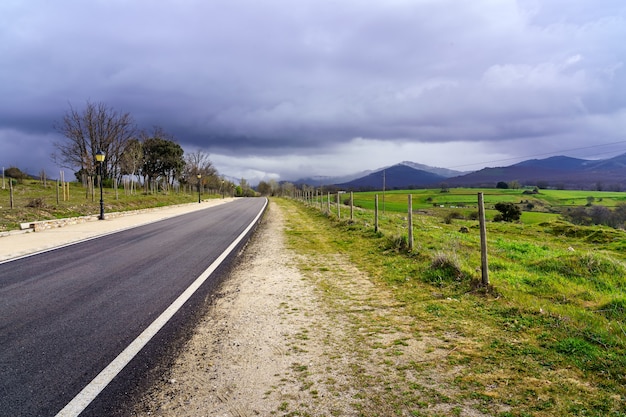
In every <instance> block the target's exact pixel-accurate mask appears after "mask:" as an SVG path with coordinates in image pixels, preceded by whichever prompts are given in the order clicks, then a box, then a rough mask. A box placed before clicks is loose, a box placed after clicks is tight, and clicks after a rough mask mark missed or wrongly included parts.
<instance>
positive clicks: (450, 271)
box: [422, 252, 467, 285]
mask: <svg viewBox="0 0 626 417" xmlns="http://www.w3.org/2000/svg"><path fill="white" fill-rule="evenodd" d="M465 278H467V276H466V275H465V273H464V272H463V271H462V270H461V265H460V263H459V260H458V258H457V257H456V255H447V254H445V253H442V252H439V253H437V254H436V255H435V256H434V257H433V259H432V261H431V263H430V266H429V267H428V269H426V271H424V273H423V274H422V279H423V280H424V281H426V282H428V283H430V284H435V285H444V284H449V283H458V282H461V281H462V280H464V279H465Z"/></svg>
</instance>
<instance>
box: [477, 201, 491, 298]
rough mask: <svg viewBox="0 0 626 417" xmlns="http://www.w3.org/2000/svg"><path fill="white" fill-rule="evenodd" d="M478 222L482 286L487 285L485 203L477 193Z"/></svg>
mask: <svg viewBox="0 0 626 417" xmlns="http://www.w3.org/2000/svg"><path fill="white" fill-rule="evenodd" d="M478 221H479V222H480V270H481V272H482V284H483V286H485V287H486V286H488V285H489V263H488V260H487V225H486V224H485V203H484V200H483V193H478Z"/></svg>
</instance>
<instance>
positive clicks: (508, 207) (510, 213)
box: [493, 203, 522, 222]
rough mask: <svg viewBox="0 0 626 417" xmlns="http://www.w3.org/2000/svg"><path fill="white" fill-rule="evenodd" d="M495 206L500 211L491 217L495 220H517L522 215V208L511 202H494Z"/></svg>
mask: <svg viewBox="0 0 626 417" xmlns="http://www.w3.org/2000/svg"><path fill="white" fill-rule="evenodd" d="M495 208H496V210H498V211H499V212H500V213H499V214H496V215H495V217H494V218H493V220H494V221H497V222H499V221H502V222H513V221H517V220H519V218H520V217H521V215H522V210H521V209H520V208H519V207H518V206H517V205H515V204H513V203H496V205H495Z"/></svg>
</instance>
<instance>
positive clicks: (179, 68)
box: [0, 0, 626, 182]
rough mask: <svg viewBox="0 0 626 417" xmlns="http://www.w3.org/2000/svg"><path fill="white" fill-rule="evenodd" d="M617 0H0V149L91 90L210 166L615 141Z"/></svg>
mask: <svg viewBox="0 0 626 417" xmlns="http://www.w3.org/2000/svg"><path fill="white" fill-rule="evenodd" d="M625 61H626V3H625V2H624V1H623V0H593V1H592V0H586V1H582V0H518V1H513V0H472V1H465V0H377V1H364V0H335V1H330V0H91V1H83V0H55V1H49V0H29V1H22V0H2V1H1V2H0V164H1V165H2V166H5V167H9V166H17V167H18V168H20V169H23V170H27V171H28V172H31V173H38V172H39V171H40V170H41V169H46V171H48V173H49V175H53V176H54V175H55V172H58V167H56V166H55V165H54V164H53V163H52V162H51V159H50V154H51V153H52V152H53V150H54V149H53V146H52V142H53V141H55V140H56V139H58V133H56V132H55V130H54V128H53V124H54V123H55V121H59V120H60V119H61V118H62V117H63V115H64V114H65V112H66V111H67V110H68V109H69V105H70V104H71V105H72V106H73V107H74V108H76V109H81V108H83V107H84V105H85V103H86V102H87V101H91V102H96V103H98V102H102V103H105V104H107V105H108V106H109V107H112V108H114V109H116V110H119V111H121V112H129V113H131V114H132V115H133V117H134V118H135V120H136V122H137V124H138V126H139V127H143V128H151V127H152V126H154V125H158V126H160V127H162V128H163V129H165V130H166V131H168V132H170V133H172V134H173V135H174V136H175V138H176V139H177V141H178V142H179V143H180V144H181V145H182V146H183V148H184V149H185V150H186V151H188V152H193V151H195V150H198V149H201V150H203V151H205V152H207V153H209V154H210V159H211V160H212V161H213V163H214V164H215V165H216V167H217V169H218V170H219V172H220V173H221V174H224V175H228V176H232V177H235V178H241V177H245V178H247V179H248V180H251V181H253V182H255V181H258V180H260V179H265V180H268V179H270V178H274V179H279V180H283V179H287V180H295V179H298V178H301V177H304V176H308V175H324V176H334V175H342V174H349V173H353V172H357V171H362V170H366V169H374V168H379V167H382V166H386V165H392V164H395V163H398V162H401V161H407V160H408V161H413V162H418V163H422V164H427V165H432V166H438V167H445V168H452V169H457V170H476V169H480V168H482V167H484V166H502V165H510V164H512V163H515V162H519V161H520V160H523V159H529V158H528V157H539V158H544V157H548V156H552V155H561V154H564V155H569V156H574V157H580V158H589V159H593V158H605V157H611V156H614V155H617V154H620V153H624V152H626V67H625Z"/></svg>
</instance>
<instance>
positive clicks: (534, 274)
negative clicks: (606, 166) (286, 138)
mask: <svg viewBox="0 0 626 417" xmlns="http://www.w3.org/2000/svg"><path fill="white" fill-rule="evenodd" d="M456 191H457V192H455V191H453V190H451V192H450V193H445V194H444V193H442V194H439V192H438V190H437V191H433V190H420V191H411V193H413V195H414V209H415V210H424V213H428V214H416V215H414V241H415V248H414V250H413V252H411V253H409V252H408V251H407V250H406V235H407V227H406V217H407V216H406V214H404V213H405V212H406V208H407V193H408V191H404V192H393V193H389V192H388V193H386V196H385V199H386V202H385V203H386V204H385V205H386V212H385V214H382V213H381V216H380V221H379V225H380V232H379V233H374V231H373V223H374V219H373V213H372V211H371V210H368V209H356V210H355V214H354V221H350V220H349V216H350V213H349V208H348V207H346V206H344V207H342V212H341V215H342V219H341V220H338V219H337V216H336V211H335V210H336V207H335V206H333V207H332V209H333V211H334V213H333V214H331V215H326V214H324V213H323V212H322V211H321V210H320V207H321V208H322V209H325V208H326V204H314V205H313V206H312V207H306V206H304V205H300V204H299V203H297V202H294V201H283V202H282V203H281V204H284V205H286V206H287V205H294V206H297V212H298V215H297V216H299V217H300V218H301V219H300V226H299V227H300V228H303V227H308V226H305V225H307V224H310V225H311V226H310V228H311V230H312V231H314V233H301V231H288V236H289V239H290V243H291V246H292V248H294V249H295V250H297V251H302V252H309V253H315V254H317V256H318V257H319V256H321V257H322V258H323V257H324V255H325V254H326V255H328V256H329V257H330V256H331V255H332V254H333V253H342V254H345V255H346V256H348V257H349V258H350V260H351V262H353V263H354V264H355V265H356V266H357V267H358V268H359V269H360V270H362V271H365V272H367V274H368V276H369V277H370V278H371V280H373V281H374V282H375V283H376V285H380V286H382V288H385V289H388V290H390V291H392V292H393V294H394V297H395V298H396V300H397V301H398V302H400V303H402V305H403V306H404V307H405V311H406V312H407V314H409V315H410V317H411V321H412V323H413V329H412V330H413V335H414V336H413V337H414V338H416V339H418V340H419V339H421V338H428V337H430V336H436V337H440V338H444V339H446V338H447V339H449V340H450V343H451V345H450V346H452V347H451V349H450V354H449V355H447V356H446V357H445V358H443V359H442V363H439V364H433V363H431V364H425V363H415V364H414V369H412V371H413V372H416V373H418V374H419V373H424V372H427V371H428V368H429V367H431V368H432V367H435V366H442V365H443V366H445V367H447V368H448V369H450V370H451V371H450V372H451V374H453V375H454V377H451V380H450V381H448V382H449V383H450V384H451V387H452V388H451V389H449V390H444V391H441V392H439V393H436V392H435V393H433V391H432V390H433V388H432V387H431V388H429V389H430V390H431V391H430V392H431V395H430V398H429V396H428V395H426V396H425V393H426V392H428V390H425V389H424V387H423V386H422V387H421V388H420V386H419V384H411V383H410V382H407V383H406V385H405V386H395V387H389V389H388V390H387V391H386V392H384V393H376V394H374V393H371V392H369V393H366V396H367V395H369V396H370V399H371V400H372V403H371V404H370V406H372V404H375V403H377V404H386V405H387V406H388V405H390V404H393V405H394V407H395V409H396V410H398V411H397V412H398V414H401V413H402V412H404V413H406V411H407V410H410V413H411V415H416V416H422V415H424V416H425V415H463V410H466V409H467V407H468V406H469V407H470V408H473V409H475V410H477V411H479V412H482V413H484V414H486V415H494V416H499V417H505V416H556V415H574V416H626V294H625V290H626V262H625V261H626V259H625V258H626V256H625V255H624V252H623V250H624V248H625V247H626V232H624V231H620V230H613V229H609V228H605V227H581V226H575V225H572V224H569V223H566V222H564V221H561V220H558V218H557V217H558V216H557V215H556V214H552V213H550V212H551V211H556V210H555V209H556V208H557V206H559V207H562V206H564V205H584V204H586V203H587V202H588V200H587V197H588V196H591V195H593V196H594V198H595V200H596V201H598V200H599V199H602V203H603V204H605V205H607V206H611V205H614V204H616V203H617V202H620V201H623V200H624V199H625V198H626V194H622V193H598V192H585V191H583V192H572V191H542V192H541V194H540V195H535V196H527V195H522V194H521V190H506V191H505V192H502V191H501V190H485V199H486V204H487V205H489V204H492V203H495V202H497V201H512V202H516V203H518V202H519V201H520V200H527V199H539V198H541V199H542V200H541V202H535V207H537V206H540V207H542V211H541V212H539V213H540V214H539V215H535V217H539V219H537V218H533V219H531V221H530V222H528V221H527V220H528V218H529V217H531V216H530V215H529V214H531V213H528V212H524V213H523V214H522V221H521V222H520V223H515V224H507V223H493V222H489V224H488V227H487V229H488V247H489V262H490V263H489V265H490V280H491V284H492V286H493V288H491V289H490V290H488V291H485V290H484V289H481V288H478V287H477V286H476V283H477V281H479V280H480V239H479V233H478V222H477V221H471V220H462V219H454V220H452V222H451V223H450V224H449V223H446V221H444V217H445V214H444V213H445V212H446V211H448V210H450V209H449V208H445V209H441V208H440V207H439V206H440V205H446V206H449V205H454V206H457V207H458V206H461V205H466V206H468V207H470V206H472V204H473V205H475V204H476V203H475V201H476V192H477V190H462V191H459V190H456ZM373 194H374V193H361V194H355V202H356V203H357V204H359V205H361V206H364V207H373ZM378 194H379V198H381V193H378ZM346 198H347V196H346ZM429 198H430V200H429ZM433 204H435V205H436V206H437V207H436V208H435V207H433ZM599 204H601V203H599ZM381 210H382V203H381ZM395 210H397V212H394V211H395ZM438 210H440V211H438ZM454 210H456V209H454ZM460 210H466V209H460ZM467 210H474V209H472V208H467ZM533 213H537V212H533ZM542 216H543V217H542ZM291 222H292V223H293V222H294V220H293V219H292V220H291ZM461 226H466V227H468V228H469V230H470V233H460V232H459V228H460V227H461ZM309 268H310V266H309ZM318 268H324V267H323V266H319V267H318ZM369 325H371V323H370V324H369ZM361 326H362V327H367V326H368V323H361ZM450 335H453V336H450ZM434 390H435V391H436V388H435V389H434ZM417 391H420V392H419V393H418V392H417ZM418 394H419V395H418ZM374 397H378V398H375V401H374ZM442 401H443V402H449V403H451V404H460V405H462V407H460V406H459V407H452V408H450V410H451V411H450V413H447V414H437V413H435V414H432V413H429V412H428V407H429V405H432V404H434V403H437V402H439V403H440V402H442ZM374 407H375V405H374ZM369 415H376V414H369Z"/></svg>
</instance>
